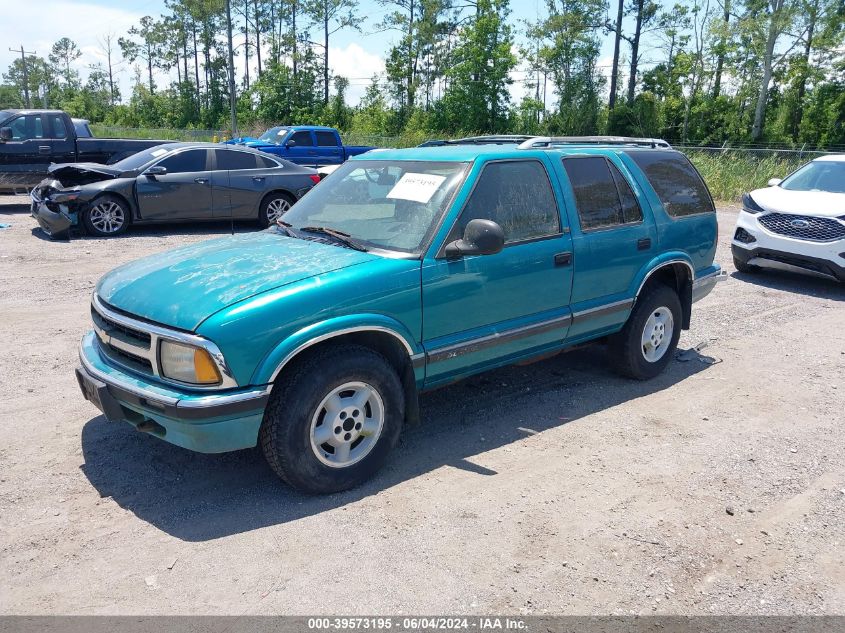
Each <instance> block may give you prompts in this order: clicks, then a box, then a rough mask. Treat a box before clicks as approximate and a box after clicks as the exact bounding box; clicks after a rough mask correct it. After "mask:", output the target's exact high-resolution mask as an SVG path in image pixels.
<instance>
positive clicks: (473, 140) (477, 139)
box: [419, 134, 537, 147]
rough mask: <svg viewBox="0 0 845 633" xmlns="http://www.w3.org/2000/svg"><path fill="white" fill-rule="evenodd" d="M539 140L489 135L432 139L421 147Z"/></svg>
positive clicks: (516, 136)
mask: <svg viewBox="0 0 845 633" xmlns="http://www.w3.org/2000/svg"><path fill="white" fill-rule="evenodd" d="M534 138H537V137H535V136H531V135H530V134H489V135H486V136H467V137H466V138H456V139H448V140H447V139H431V140H429V141H425V142H424V143H422V144H420V145H419V147H442V146H444V145H512V144H514V143H517V144H518V143H523V142H525V141H528V140H531V139H534Z"/></svg>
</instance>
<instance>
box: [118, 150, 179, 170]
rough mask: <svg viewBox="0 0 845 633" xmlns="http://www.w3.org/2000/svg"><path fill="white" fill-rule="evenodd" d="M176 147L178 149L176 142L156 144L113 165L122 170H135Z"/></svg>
mask: <svg viewBox="0 0 845 633" xmlns="http://www.w3.org/2000/svg"><path fill="white" fill-rule="evenodd" d="M174 149H176V147H175V144H171V143H167V144H165V145H156V146H155V147H151V148H150V149H145V150H144V151H142V152H138V153H137V154H132V156H127V157H126V158H124V159H123V160H121V161H118V162H116V163H115V164H114V165H112V167H114V168H115V169H119V170H120V171H133V170H135V169H140V168H141V167H143V166H144V165H146V164H147V163H150V162H152V161H154V160H155V159H157V158H161V157H162V156H164V155H165V154H167V153H168V152H171V151H173V150H174Z"/></svg>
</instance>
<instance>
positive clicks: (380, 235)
mask: <svg viewBox="0 0 845 633" xmlns="http://www.w3.org/2000/svg"><path fill="white" fill-rule="evenodd" d="M466 169H467V163H457V162H427V161H382V160H355V161H349V162H346V163H344V164H343V165H341V166H340V167H339V168H338V169H337V171H335V172H334V173H333V174H332V175H331V176H329V177H328V178H327V179H326V180H324V181H323V182H321V183H320V184H319V185H317V186H316V187H314V189H312V190H311V191H310V192H309V193H308V195H307V196H305V197H304V198H302V200H300V201H299V202H297V203H296V204H295V205H294V206H293V208H292V209H291V210H290V211H288V212H287V213H286V214H285V216H284V220H285V222H287V223H289V224H290V225H291V227H292V228H294V229H297V230H299V229H302V228H303V227H314V226H317V227H324V228H328V229H333V230H335V231H342V232H343V233H346V234H348V235H349V236H350V237H352V238H353V239H354V240H356V241H358V242H361V243H362V244H364V245H365V246H367V247H369V248H383V249H387V250H393V251H402V252H405V253H415V254H416V253H419V251H420V250H421V249H422V248H423V246H424V245H425V244H426V242H427V241H428V240H429V239H430V238H431V235H432V234H433V233H434V231H435V230H436V229H437V225H438V223H439V221H440V218H441V216H442V215H443V213H444V211H445V209H446V205H447V204H448V203H449V200H450V199H451V197H452V194H453V193H454V192H455V191H456V189H457V187H458V186H459V185H460V183H461V182H462V181H463V179H464V176H465V174H466Z"/></svg>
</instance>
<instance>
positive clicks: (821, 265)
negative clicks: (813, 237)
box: [731, 211, 845, 281]
mask: <svg viewBox="0 0 845 633" xmlns="http://www.w3.org/2000/svg"><path fill="white" fill-rule="evenodd" d="M762 215H763V214H759V215H754V214H752V213H747V212H745V211H741V212H740V214H739V217H738V218H737V223H736V228H737V229H744V230H745V232H746V233H748V234H749V235H751V236H752V237H753V238H754V241H753V242H750V243H746V242H742V241H740V240H737V239H733V240H732V241H731V254H732V255H733V256H734V258H735V259H736V260H737V261H739V262H741V263H743V264H749V265H752V266H762V267H768V268H778V269H782V270H791V271H793V272H810V273H816V274H821V275H824V276H826V277H830V278H833V279H837V280H839V281H845V257H843V254H845V240H836V241H831V242H812V241H809V240H799V239H795V238H792V237H786V236H784V235H778V234H776V233H772V232H771V231H768V230H767V229H766V228H765V227H763V226H762V225H761V224H760V223H759V221H758V219H759V218H760V217H762ZM734 236H736V229H735V230H734Z"/></svg>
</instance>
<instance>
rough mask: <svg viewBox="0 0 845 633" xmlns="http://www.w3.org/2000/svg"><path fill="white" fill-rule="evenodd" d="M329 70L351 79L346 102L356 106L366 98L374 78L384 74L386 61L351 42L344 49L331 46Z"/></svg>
mask: <svg viewBox="0 0 845 633" xmlns="http://www.w3.org/2000/svg"><path fill="white" fill-rule="evenodd" d="M329 68H330V69H331V72H332V74H334V75H340V76H342V77H346V78H347V79H349V91H348V93H347V95H346V102H347V103H348V104H349V105H353V106H354V105H358V102H359V101H360V100H361V97H363V96H364V93H365V92H366V90H367V86H368V85H369V84H370V79H371V78H372V76H373V75H381V74H382V73H383V72H384V60H383V59H382V58H381V57H380V56H379V55H375V54H373V53H369V52H367V51H365V50H364V49H363V48H361V46H360V45H359V44H356V43H355V42H350V43H349V44H347V45H346V46H345V47H342V48H336V47H334V46H329Z"/></svg>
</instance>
